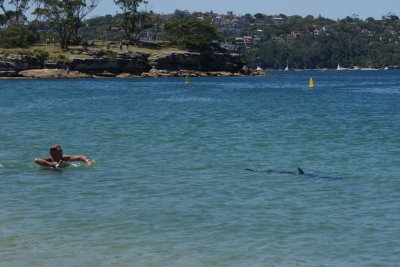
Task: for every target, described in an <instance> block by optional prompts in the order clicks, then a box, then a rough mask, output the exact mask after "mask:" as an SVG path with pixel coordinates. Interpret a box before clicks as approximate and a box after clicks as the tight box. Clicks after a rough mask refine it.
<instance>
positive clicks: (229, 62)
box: [0, 52, 243, 78]
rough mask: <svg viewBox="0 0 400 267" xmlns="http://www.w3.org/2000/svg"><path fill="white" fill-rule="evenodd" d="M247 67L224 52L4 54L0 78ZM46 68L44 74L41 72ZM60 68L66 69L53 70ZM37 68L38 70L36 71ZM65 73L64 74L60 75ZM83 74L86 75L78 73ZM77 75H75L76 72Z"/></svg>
mask: <svg viewBox="0 0 400 267" xmlns="http://www.w3.org/2000/svg"><path fill="white" fill-rule="evenodd" d="M242 67H243V62H242V61H241V59H240V57H239V55H237V54H224V53H207V54H206V53H190V52H185V53H176V52H171V53H162V54H160V55H157V56H150V55H148V54H145V53H132V52H126V53H118V54H116V57H115V59H114V58H113V59H104V58H101V57H99V56H96V55H94V56H91V57H88V58H72V59H70V61H69V62H53V61H45V62H44V61H43V60H40V59H38V58H36V57H34V56H28V55H22V56H20V55H18V56H7V57H0V77H13V76H20V77H29V78H32V77H36V78H43V77H45V78H48V77H49V76H51V73H54V74H55V77H54V78H65V77H69V75H68V74H69V73H71V75H70V76H71V78H74V77H93V76H94V77H97V76H101V77H114V76H118V77H132V76H144V77H160V76H163V77H164V76H185V75H188V74H189V75H190V74H191V73H193V74H194V75H195V76H221V75H224V76H226V75H233V74H234V73H239V72H240V71H241V69H242ZM41 69H43V75H41V74H40V71H38V70H41ZM49 69H53V70H54V69H57V70H63V71H65V73H64V72H63V71H61V72H60V71H49ZM32 70H35V71H32ZM60 73H62V74H60ZM77 73H82V74H84V75H77ZM72 74H73V75H72Z"/></svg>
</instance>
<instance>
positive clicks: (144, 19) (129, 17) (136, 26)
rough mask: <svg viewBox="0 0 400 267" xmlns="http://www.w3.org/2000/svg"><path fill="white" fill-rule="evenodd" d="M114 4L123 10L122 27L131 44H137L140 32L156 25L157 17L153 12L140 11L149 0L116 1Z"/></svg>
mask: <svg viewBox="0 0 400 267" xmlns="http://www.w3.org/2000/svg"><path fill="white" fill-rule="evenodd" d="M114 3H115V4H116V5H117V6H118V7H119V8H120V9H121V10H122V21H121V23H120V26H121V27H122V28H123V30H124V32H125V37H126V38H127V39H128V40H129V42H130V43H135V42H137V39H138V36H139V34H140V32H141V31H143V30H144V29H147V28H150V27H152V26H153V25H154V22H155V19H156V17H155V16H153V14H152V12H141V11H139V6H140V4H142V3H143V4H147V3H148V1H147V0H114Z"/></svg>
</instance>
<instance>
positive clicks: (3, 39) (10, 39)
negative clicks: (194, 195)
mask: <svg viewBox="0 0 400 267" xmlns="http://www.w3.org/2000/svg"><path fill="white" fill-rule="evenodd" d="M38 40H39V36H38V35H37V34H36V33H34V32H32V31H30V30H28V29H27V27H25V26H24V25H15V26H11V27H9V28H7V29H2V30H0V47H3V48H15V47H22V48H26V47H29V46H30V45H32V44H33V43H34V42H36V41H38Z"/></svg>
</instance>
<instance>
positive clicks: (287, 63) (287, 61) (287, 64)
mask: <svg viewBox="0 0 400 267" xmlns="http://www.w3.org/2000/svg"><path fill="white" fill-rule="evenodd" d="M288 70H289V59H287V60H286V68H285V71H288Z"/></svg>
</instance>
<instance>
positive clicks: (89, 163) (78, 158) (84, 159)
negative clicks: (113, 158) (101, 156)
mask: <svg viewBox="0 0 400 267" xmlns="http://www.w3.org/2000/svg"><path fill="white" fill-rule="evenodd" d="M63 158H64V160H65V161H82V162H85V163H86V165H87V166H89V167H93V166H94V163H93V161H91V160H90V159H88V158H87V157H85V156H82V155H64V157H63Z"/></svg>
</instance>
